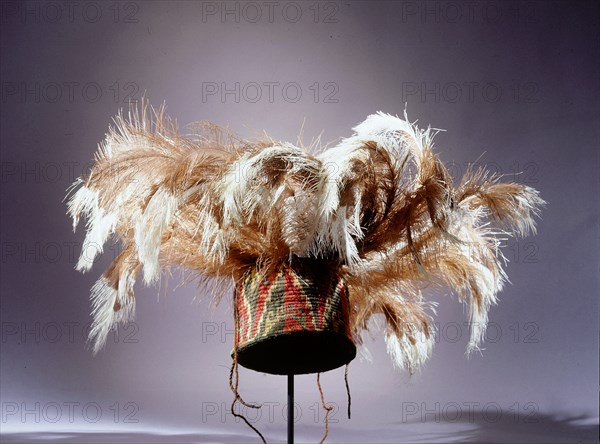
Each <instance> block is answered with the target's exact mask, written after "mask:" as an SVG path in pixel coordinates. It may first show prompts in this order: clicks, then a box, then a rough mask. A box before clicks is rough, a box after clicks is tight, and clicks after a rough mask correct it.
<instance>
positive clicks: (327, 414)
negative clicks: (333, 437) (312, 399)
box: [317, 373, 333, 444]
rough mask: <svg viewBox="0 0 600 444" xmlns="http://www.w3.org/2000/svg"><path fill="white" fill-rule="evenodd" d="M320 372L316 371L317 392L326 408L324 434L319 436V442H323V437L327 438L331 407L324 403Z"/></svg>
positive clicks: (320, 443) (321, 443)
mask: <svg viewBox="0 0 600 444" xmlns="http://www.w3.org/2000/svg"><path fill="white" fill-rule="evenodd" d="M320 379H321V373H317V387H319V394H320V395H321V405H322V406H323V408H324V409H325V410H326V413H325V435H323V438H321V441H320V442H319V444H323V443H324V442H325V439H327V435H329V412H331V411H332V410H333V407H331V406H328V405H327V404H325V397H324V396H323V389H322V388H321V380H320Z"/></svg>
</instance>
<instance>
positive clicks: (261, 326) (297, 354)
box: [235, 259, 356, 375]
mask: <svg viewBox="0 0 600 444" xmlns="http://www.w3.org/2000/svg"><path fill="white" fill-rule="evenodd" d="M329 265H330V264H328V263H327V262H326V261H321V260H304V259H303V260H299V261H296V262H295V263H294V265H286V264H283V265H281V266H280V267H279V268H277V269H275V270H274V271H272V272H270V273H268V274H265V273H262V272H261V271H259V270H258V269H252V270H251V271H250V272H248V273H246V275H245V276H244V277H243V278H242V279H241V280H240V281H239V282H238V285H237V287H236V295H235V298H236V309H237V319H238V320H237V326H236V344H237V359H238V362H239V364H241V365H242V366H244V367H246V368H249V369H252V370H256V371H260V372H265V373H271V374H279V375H285V374H305V373H317V372H324V371H328V370H332V369H334V368H337V367H340V366H342V365H344V364H347V363H349V362H350V361H351V360H352V359H354V357H355V356H356V346H355V345H354V342H353V341H352V339H351V334H350V324H349V302H348V288H347V286H346V282H345V281H344V279H343V278H342V277H341V275H340V274H338V273H337V272H336V271H335V267H331V266H329Z"/></svg>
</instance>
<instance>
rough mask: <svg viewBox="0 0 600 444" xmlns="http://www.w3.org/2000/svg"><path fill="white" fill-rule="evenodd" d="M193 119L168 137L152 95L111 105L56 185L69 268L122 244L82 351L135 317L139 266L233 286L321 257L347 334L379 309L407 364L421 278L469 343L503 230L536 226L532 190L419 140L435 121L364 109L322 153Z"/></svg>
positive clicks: (427, 338) (425, 342)
mask: <svg viewBox="0 0 600 444" xmlns="http://www.w3.org/2000/svg"><path fill="white" fill-rule="evenodd" d="M191 129H192V132H191V134H186V135H182V134H181V133H180V132H179V130H178V128H177V125H176V123H175V121H174V120H172V119H171V118H170V117H168V116H167V115H166V114H165V108H164V105H163V106H161V107H160V108H159V109H155V108H153V107H151V106H149V105H148V103H147V102H146V101H142V104H141V107H139V108H138V107H132V108H130V109H129V112H128V113H127V115H124V114H123V112H122V111H121V112H119V114H118V115H117V116H116V117H115V118H114V126H111V127H110V129H109V132H108V134H107V135H106V138H105V139H104V140H103V141H102V142H101V143H100V145H99V149H98V152H97V154H96V157H95V163H94V164H93V167H92V168H91V171H90V172H89V174H87V175H86V176H85V177H81V178H79V179H78V180H77V181H76V182H75V183H74V184H73V185H72V189H71V190H70V191H69V194H70V193H73V194H72V195H71V196H70V198H69V201H68V213H69V214H70V215H71V217H72V219H73V228H74V229H75V227H76V226H77V224H78V221H79V220H80V218H81V216H84V217H85V219H86V221H87V225H86V228H87V235H86V237H85V241H84V244H83V248H82V253H81V257H80V258H79V261H78V263H77V267H76V268H77V269H78V270H81V271H87V270H89V269H90V268H91V266H92V264H93V262H94V259H95V257H96V255H97V254H99V253H101V252H102V246H103V245H104V243H105V242H106V241H107V240H108V239H109V238H111V237H117V238H118V239H119V240H120V241H121V242H122V244H123V249H122V252H121V253H120V254H119V256H118V257H117V258H116V259H115V260H114V262H113V263H112V264H111V265H110V267H109V268H108V270H106V272H105V273H104V274H103V275H102V277H100V279H99V280H98V281H97V282H96V284H95V285H94V286H93V288H92V292H91V303H92V317H93V324H92V329H91V332H90V340H91V342H92V344H93V350H94V352H97V351H98V350H100V349H101V348H102V346H103V345H104V343H105V341H106V338H107V335H108V334H109V332H110V331H111V329H112V328H114V327H115V326H116V325H117V324H118V323H120V322H127V321H131V320H132V319H133V317H134V314H135V297H134V291H133V290H134V284H135V282H136V280H137V279H139V278H140V275H141V278H142V280H143V281H144V283H145V284H147V285H151V284H154V283H156V282H157V281H158V280H159V278H160V276H161V273H162V272H163V271H164V270H166V269H168V268H169V267H172V266H180V267H184V268H185V269H187V270H190V271H191V272H192V273H193V275H194V276H197V277H199V278H201V279H204V280H206V279H209V280H210V282H211V284H214V285H213V288H215V289H231V284H235V283H236V282H238V281H239V280H240V279H241V278H242V276H244V274H245V273H246V272H247V271H249V270H250V269H253V268H256V267H259V268H260V269H261V270H265V272H266V270H269V269H274V268H276V267H278V266H280V265H281V264H285V263H289V262H290V261H291V260H293V258H327V259H329V260H331V261H332V263H334V264H335V266H336V267H337V272H338V273H339V274H340V275H341V276H343V277H344V279H345V280H346V282H347V284H348V289H349V302H350V324H351V334H352V339H353V341H354V342H355V343H356V344H357V345H361V344H362V343H363V340H362V333H363V332H364V331H367V330H368V328H369V324H370V322H369V321H370V319H372V318H373V317H374V316H377V315H380V316H382V317H383V319H384V320H385V342H386V345H387V350H388V352H389V355H390V357H391V359H392V360H393V362H394V364H395V365H396V366H397V367H399V368H405V369H408V370H409V371H411V372H412V371H414V370H415V369H417V368H418V367H419V366H420V365H421V364H422V363H423V362H424V361H425V360H426V359H427V358H428V356H429V355H430V353H431V349H432V345H433V342H434V327H433V319H432V314H435V310H434V304H433V303H432V302H431V301H427V300H426V299H425V297H424V295H423V290H424V288H425V287H429V288H431V287H434V288H435V287H438V288H449V289H451V290H454V292H456V293H457V294H458V296H459V298H460V300H461V301H463V302H464V303H465V304H467V306H468V312H469V318H470V322H471V333H470V340H469V344H468V350H469V351H471V350H474V349H477V347H478V345H479V344H480V343H481V341H482V339H483V336H484V332H485V327H486V322H487V319H488V311H489V309H490V307H491V306H492V305H494V304H495V303H496V302H497V294H498V292H499V291H500V290H501V289H502V287H503V285H504V283H505V282H506V280H507V277H506V275H505V273H504V271H503V268H502V265H503V262H505V260H506V259H505V258H504V256H503V255H502V252H501V247H502V240H503V239H505V238H506V237H507V236H511V235H520V236H524V235H527V234H528V233H534V232H535V220H534V219H535V217H536V216H539V211H540V208H541V207H542V206H543V205H544V204H545V202H544V201H543V200H542V199H541V198H540V196H539V193H538V191H536V190H535V189H533V188H531V187H529V186H526V185H523V184H518V183H503V182H500V180H499V179H500V177H499V176H497V175H490V174H488V173H487V172H486V171H485V170H482V169H478V170H475V169H472V168H469V170H468V171H467V172H466V174H465V175H464V177H463V178H462V180H461V181H460V182H459V183H458V184H457V185H455V184H453V181H452V179H451V177H450V174H449V172H448V170H447V169H446V167H445V166H444V165H443V163H442V162H441V161H440V159H439V157H438V156H437V155H436V154H435V152H434V150H433V143H432V140H433V137H434V135H435V134H436V132H437V131H436V130H433V129H431V128H428V129H426V130H423V129H419V128H418V127H417V126H415V125H414V124H412V123H410V122H409V120H408V117H407V116H406V111H405V113H404V118H399V117H396V116H392V115H389V114H385V113H382V112H378V113H377V114H373V115H370V116H368V117H367V119H366V120H365V121H364V122H362V123H361V124H359V125H357V126H356V127H354V128H353V131H354V133H353V134H352V135H351V136H350V137H348V138H345V139H342V140H341V142H340V143H339V144H338V145H336V146H334V147H331V148H328V149H324V150H320V152H319V150H311V149H307V148H303V147H297V146H294V145H292V144H290V143H287V142H278V141H275V140H273V139H271V138H269V137H266V136H265V137H264V138H263V139H262V140H256V141H252V142H248V141H244V140H240V139H238V138H236V137H235V136H234V135H233V134H231V133H230V132H228V131H226V130H224V129H222V128H220V127H218V126H216V125H213V124H211V123H207V122H200V123H197V124H195V125H193V126H192V127H191ZM223 292H224V290H222V291H215V298H216V299H220V298H221V297H222V295H223ZM431 313H432V314H431Z"/></svg>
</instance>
